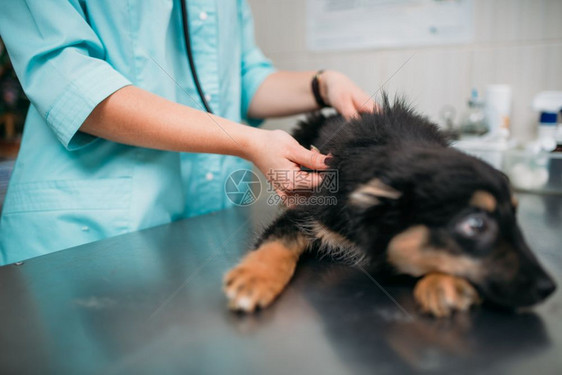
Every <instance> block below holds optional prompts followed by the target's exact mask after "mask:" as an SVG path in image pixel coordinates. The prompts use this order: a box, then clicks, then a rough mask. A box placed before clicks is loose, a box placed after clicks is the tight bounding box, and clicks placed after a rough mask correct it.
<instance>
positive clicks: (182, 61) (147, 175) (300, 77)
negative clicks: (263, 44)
mask: <svg viewBox="0 0 562 375" xmlns="http://www.w3.org/2000/svg"><path fill="white" fill-rule="evenodd" d="M186 3H187V9H188V14H189V28H190V35H191V36H190V39H191V44H192V51H193V55H194V60H195V62H196V66H197V73H198V76H199V79H200V81H201V84H202V87H203V91H204V92H205V94H206V99H207V101H208V102H209V104H210V106H211V108H212V109H213V111H214V113H215V115H216V116H213V115H209V114H207V113H206V112H203V111H201V109H202V106H201V102H200V99H199V96H198V94H197V91H196V89H195V86H194V83H193V79H192V75H191V71H190V69H189V65H188V61H187V54H186V48H185V44H184V38H183V28H182V18H181V7H180V5H181V4H180V0H129V1H114V0H57V1H45V0H0V35H1V37H2V38H3V40H4V42H5V44H6V47H7V50H8V53H9V55H10V57H11V59H12V62H13V65H14V68H15V70H16V73H17V75H18V77H19V79H20V82H21V84H22V86H23V88H24V91H25V92H26V94H27V96H28V97H29V99H30V101H31V106H30V108H29V113H28V116H27V119H26V123H25V129H24V135H23V139H22V144H21V150H20V154H19V156H18V159H17V162H16V166H15V168H14V172H13V175H12V179H11V181H10V185H9V188H8V193H7V196H6V199H5V204H4V207H3V213H2V219H1V223H0V264H6V263H12V262H16V261H19V260H23V259H27V258H31V257H34V256H38V255H42V254H47V253H50V252H53V251H56V250H60V249H64V248H68V247H71V246H76V245H79V244H83V243H87V242H91V241H96V240H99V239H102V238H106V237H110V236H115V235H118V234H121V233H126V232H130V231H134V230H138V229H142V228H147V227H151V226H155V225H159V224H163V223H168V222H171V221H173V220H176V219H179V218H184V217H189V216H194V215H200V214H204V213H207V212H211V211H215V210H219V209H223V208H226V207H228V206H229V205H231V204H232V203H231V202H230V201H229V200H228V199H227V197H226V196H225V194H224V181H225V179H226V178H227V176H228V175H229V174H230V173H231V172H233V171H235V170H238V169H250V168H251V164H250V161H252V162H254V164H256V166H257V167H258V168H259V169H260V170H261V171H262V172H264V173H265V172H267V171H268V170H271V169H296V168H297V165H305V166H309V167H311V168H322V167H323V165H324V164H323V155H320V154H318V153H316V152H312V151H309V150H305V149H304V148H302V147H300V146H299V145H298V144H296V141H294V139H292V137H290V136H288V135H287V134H286V133H284V132H281V131H266V130H262V129H258V128H255V127H250V126H247V125H241V124H239V122H240V121H243V120H245V121H246V122H249V123H250V124H251V125H256V124H257V123H258V122H259V121H257V120H250V119H251V118H254V119H257V118H264V117H269V116H283V115H289V114H296V113H302V112H305V111H310V110H314V109H315V108H318V107H317V104H316V103H317V101H315V99H314V96H313V95H312V93H311V90H310V82H311V79H312V76H313V75H314V73H315V72H282V71H278V72H276V71H275V70H274V68H273V67H272V64H271V62H270V61H269V60H268V59H266V58H265V57H264V56H263V54H262V53H261V51H260V50H259V49H258V47H257V46H256V45H255V43H254V35H253V24H252V17H251V13H250V9H249V7H248V5H247V4H246V2H245V1H243V0H238V1H237V0H215V1H211V0H199V1H193V0H190V1H187V2H186ZM320 83H321V94H322V95H323V97H324V100H325V101H326V102H328V103H330V104H331V105H332V106H334V107H335V108H336V109H337V110H339V111H340V112H341V113H343V114H344V115H347V116H351V115H353V114H354V113H356V112H357V111H358V110H361V109H362V108H367V109H369V108H372V102H369V97H368V95H367V94H365V93H364V92H363V91H362V90H360V89H359V88H358V87H357V86H355V85H354V84H353V83H352V82H351V81H350V80H349V79H347V77H345V76H344V75H342V74H341V73H337V72H333V71H327V72H325V73H323V75H322V76H321V80H320ZM367 102H368V105H366V106H365V107H362V105H364V104H365V103H367ZM317 177H318V176H314V175H311V176H310V181H309V183H310V184H315V183H318V179H317Z"/></svg>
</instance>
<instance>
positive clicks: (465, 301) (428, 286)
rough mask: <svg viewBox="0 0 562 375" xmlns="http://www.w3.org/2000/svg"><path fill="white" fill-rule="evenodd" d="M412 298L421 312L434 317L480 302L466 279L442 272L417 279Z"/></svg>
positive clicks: (464, 309)
mask: <svg viewBox="0 0 562 375" xmlns="http://www.w3.org/2000/svg"><path fill="white" fill-rule="evenodd" d="M414 298H415V299H416V301H417V303H418V304H419V305H420V307H421V310H422V311H423V312H425V313H428V314H431V315H434V316H436V317H447V316H450V315H451V313H452V312H453V311H466V310H468V309H469V308H470V307H471V306H472V305H475V304H478V303H480V297H479V295H478V292H476V290H475V289H474V287H473V286H472V285H471V284H470V283H469V282H468V281H466V280H465V279H462V278H459V277H456V276H451V275H446V274H442V273H430V274H428V275H426V276H425V277H423V278H422V279H421V280H420V281H418V283H417V284H416V287H415V289H414Z"/></svg>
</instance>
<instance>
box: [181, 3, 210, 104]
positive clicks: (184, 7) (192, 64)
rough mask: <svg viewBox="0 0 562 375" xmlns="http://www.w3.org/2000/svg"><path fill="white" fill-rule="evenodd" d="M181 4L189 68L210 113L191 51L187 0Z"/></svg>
mask: <svg viewBox="0 0 562 375" xmlns="http://www.w3.org/2000/svg"><path fill="white" fill-rule="evenodd" d="M179 1H180V4H181V17H182V25H183V37H184V41H185V49H186V51H187V60H188V61H189V68H190V69H191V76H192V77H193V82H194V83H195V88H196V89H197V93H198V94H199V97H200V98H201V102H202V103H203V106H204V107H205V110H206V111H207V112H209V113H213V111H212V110H211V107H210V106H209V103H207V99H205V94H204V93H203V89H202V88H201V83H200V82H199V76H198V75H197V70H196V69H195V62H194V60H193V52H192V51H191V40H190V38H189V22H188V17H187V16H188V14H187V0H179Z"/></svg>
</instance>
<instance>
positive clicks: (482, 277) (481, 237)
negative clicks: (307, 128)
mask: <svg viewBox="0 0 562 375" xmlns="http://www.w3.org/2000/svg"><path fill="white" fill-rule="evenodd" d="M377 155H378V156H377V157H378V158H379V160H378V161H377V163H381V162H382V163H386V165H385V166H381V165H380V164H379V165H378V166H376V167H375V169H372V170H371V172H369V171H368V170H369V168H368V167H366V166H365V168H364V170H366V172H363V173H372V176H371V177H369V179H367V180H365V181H366V182H364V183H362V184H360V185H358V186H356V187H355V189H354V191H353V192H351V194H350V195H349V197H350V198H349V199H350V204H351V205H352V206H354V207H356V208H358V209H360V210H361V215H362V216H363V218H364V221H363V223H364V224H363V225H365V229H366V230H367V231H371V230H372V231H375V230H379V231H380V230H381V229H380V228H383V229H382V230H383V231H386V233H387V234H388V233H390V234H391V238H390V239H389V242H388V250H387V257H388V261H389V262H390V263H391V264H392V265H393V266H394V267H395V268H396V269H398V270H399V271H400V272H403V273H406V274H410V275H412V276H422V275H425V274H427V273H430V272H442V273H446V274H452V275H457V276H460V277H463V278H466V279H467V280H469V281H470V282H471V283H472V284H474V285H475V286H476V287H477V289H479V291H480V293H481V294H482V295H483V297H484V298H485V299H486V300H488V301H491V302H493V303H495V304H498V305H501V306H505V307H518V306H527V305H532V304H534V303H537V302H539V301H541V300H543V299H545V298H546V297H547V296H549V295H550V294H551V293H552V292H553V291H554V289H555V284H554V282H553V280H552V279H551V278H550V277H549V276H548V275H547V273H546V272H545V270H544V269H543V268H542V266H541V265H540V264H539V263H538V261H537V259H536V257H535V256H534V255H533V253H532V252H531V250H530V248H529V246H528V245H527V243H526V242H525V239H524V237H523V234H522V232H521V229H520V228H519V226H518V224H517V220H516V210H517V202H516V201H515V198H514V197H513V194H512V191H511V189H510V186H509V181H508V179H507V177H506V176H505V175H504V174H502V173H501V172H499V171H498V170H496V169H494V168H492V167H491V166H489V165H488V164H486V163H484V162H482V161H480V160H478V159H476V158H473V157H470V156H468V155H465V154H463V153H461V152H459V151H457V150H454V149H452V148H445V147H443V148H441V147H439V148H433V149H432V148H428V147H419V148H417V146H416V145H414V144H412V145H411V147H409V148H408V152H404V149H403V148H399V149H396V148H389V149H388V150H386V152H385V153H384V155H385V156H384V160H380V159H381V153H380V152H379V153H378V154H377ZM371 163H372V162H371ZM381 171H382V173H381ZM369 222H373V227H372V228H371V229H369ZM375 222H376V225H375ZM373 246H374V244H373Z"/></svg>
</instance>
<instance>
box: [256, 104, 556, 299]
mask: <svg viewBox="0 0 562 375" xmlns="http://www.w3.org/2000/svg"><path fill="white" fill-rule="evenodd" d="M382 107H383V108H382V110H381V111H380V112H378V113H373V114H362V115H361V116H360V117H359V118H357V119H353V120H351V121H346V120H344V119H343V118H342V117H341V116H339V115H333V116H328V117H325V116H324V115H322V114H320V113H316V114H313V115H311V116H309V117H308V119H307V120H306V121H304V122H302V123H300V124H299V126H298V128H297V129H296V130H295V131H294V136H295V138H296V139H297V140H298V141H299V143H300V144H302V145H303V146H304V147H307V148H309V147H310V146H311V145H314V146H316V147H317V148H319V149H320V151H321V152H322V153H323V154H331V156H332V157H331V158H330V159H329V161H328V164H329V167H330V168H331V169H334V170H337V171H338V173H339V188H338V189H337V191H336V192H335V193H334V192H331V191H330V190H329V189H327V188H326V187H321V188H320V190H319V191H316V192H314V193H313V195H314V196H316V197H335V198H336V202H337V203H336V204H334V205H302V206H298V207H296V208H291V209H288V210H287V211H286V213H284V214H283V215H282V216H281V217H280V218H279V219H278V220H277V221H276V222H274V223H273V224H272V225H271V226H270V227H269V229H267V230H266V231H265V233H264V235H263V236H262V238H261V239H260V241H259V243H261V242H262V241H264V240H268V239H271V238H281V239H283V238H291V237H295V236H297V235H298V234H301V235H305V236H308V238H309V239H310V242H311V244H316V245H319V244H320V242H321V241H319V240H318V238H316V237H315V233H314V231H313V230H311V229H310V228H311V227H313V226H314V225H321V226H322V227H323V228H327V229H328V230H329V231H331V232H333V233H337V234H338V235H339V236H341V237H342V238H344V239H345V240H346V241H348V242H350V243H352V244H354V245H355V247H356V249H357V250H358V251H359V252H361V253H362V254H363V255H365V258H366V259H368V262H369V265H370V266H387V265H388V262H387V253H386V249H387V247H388V245H389V242H390V241H391V240H392V239H393V238H394V237H395V236H396V235H398V234H399V233H402V232H403V231H405V230H407V229H408V228H411V227H413V226H416V225H423V226H424V227H426V228H428V230H429V232H430V244H431V246H433V247H435V248H439V249H442V251H447V252H449V253H450V254H452V255H459V256H460V255H464V256H467V257H470V258H471V259H475V260H480V261H481V263H482V267H485V268H486V269H485V270H483V271H482V273H483V274H485V277H484V279H483V280H478V281H475V280H470V279H469V281H471V282H472V283H473V284H474V285H475V286H476V287H477V288H478V290H479V291H480V292H481V293H482V294H483V295H484V297H485V298H487V299H489V300H491V301H492V302H496V303H497V304H500V305H504V306H512V307H514V306H520V305H529V304H532V303H535V302H537V301H539V300H542V299H544V298H545V297H546V296H547V295H548V294H550V293H551V292H552V290H553V289H554V283H553V281H552V280H551V279H550V278H549V277H548V275H547V274H546V273H545V272H544V270H543V269H542V267H541V266H540V265H539V263H538V262H537V260H536V258H535V257H534V255H533V254H532V253H531V251H530V249H529V248H528V246H527V245H526V243H525V241H524V239H523V236H522V234H521V231H520V229H519V228H518V225H517V222H516V218H515V207H514V206H513V204H512V193H511V190H510V187H509V183H508V180H507V178H506V177H505V175H503V174H502V173H501V172H499V171H497V170H495V169H494V168H493V167H491V166H490V165H488V164H486V163H484V162H482V161H481V160H478V159H476V158H474V157H471V156H468V155H466V154H464V153H462V152H460V151H458V150H456V149H454V148H451V147H449V145H448V142H447V140H446V138H445V137H444V135H443V134H442V133H441V132H440V131H439V129H438V128H437V126H436V125H434V124H432V123H431V122H429V121H428V120H427V119H426V118H424V117H422V116H420V115H418V114H416V113H415V112H414V111H413V110H412V109H411V108H410V107H408V106H407V105H406V104H405V103H404V101H402V100H397V101H395V102H394V103H393V104H391V103H389V100H388V99H387V97H386V96H385V97H384V99H383V105H382ZM373 179H378V180H379V181H381V182H382V183H384V184H385V185H387V186H390V187H392V188H393V189H395V190H396V191H398V192H400V197H399V198H397V199H389V198H385V197H378V199H377V200H376V202H377V203H376V204H367V205H364V204H356V203H354V202H352V196H353V194H354V192H356V191H357V190H358V189H360V187H361V186H363V185H364V184H367V183H369V181H372V180H373ZM476 191H485V192H488V193H490V194H491V195H492V196H493V197H494V198H495V200H496V201H497V207H496V209H495V210H494V212H484V211H483V210H482V209H479V208H477V207H472V206H471V205H470V204H469V202H470V200H471V198H472V197H473V195H474V193H475V192H476ZM470 217H472V218H475V220H481V221H483V222H484V224H483V225H485V230H486V233H484V234H485V235H484V234H483V235H482V236H480V237H478V238H469V239H467V238H464V237H463V236H462V235H459V233H458V226H459V225H461V224H462V223H463V220H468V219H467V218H470ZM459 223H461V224H459ZM259 243H258V244H259ZM318 247H319V246H316V248H318ZM320 247H321V246H320ZM336 247H337V246H336ZM344 250H345V249H344ZM328 251H334V252H335V253H338V254H339V255H341V251H342V249H334V246H331V248H329V249H328ZM345 251H348V250H345ZM355 255H357V254H355ZM356 258H357V256H354V259H356Z"/></svg>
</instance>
